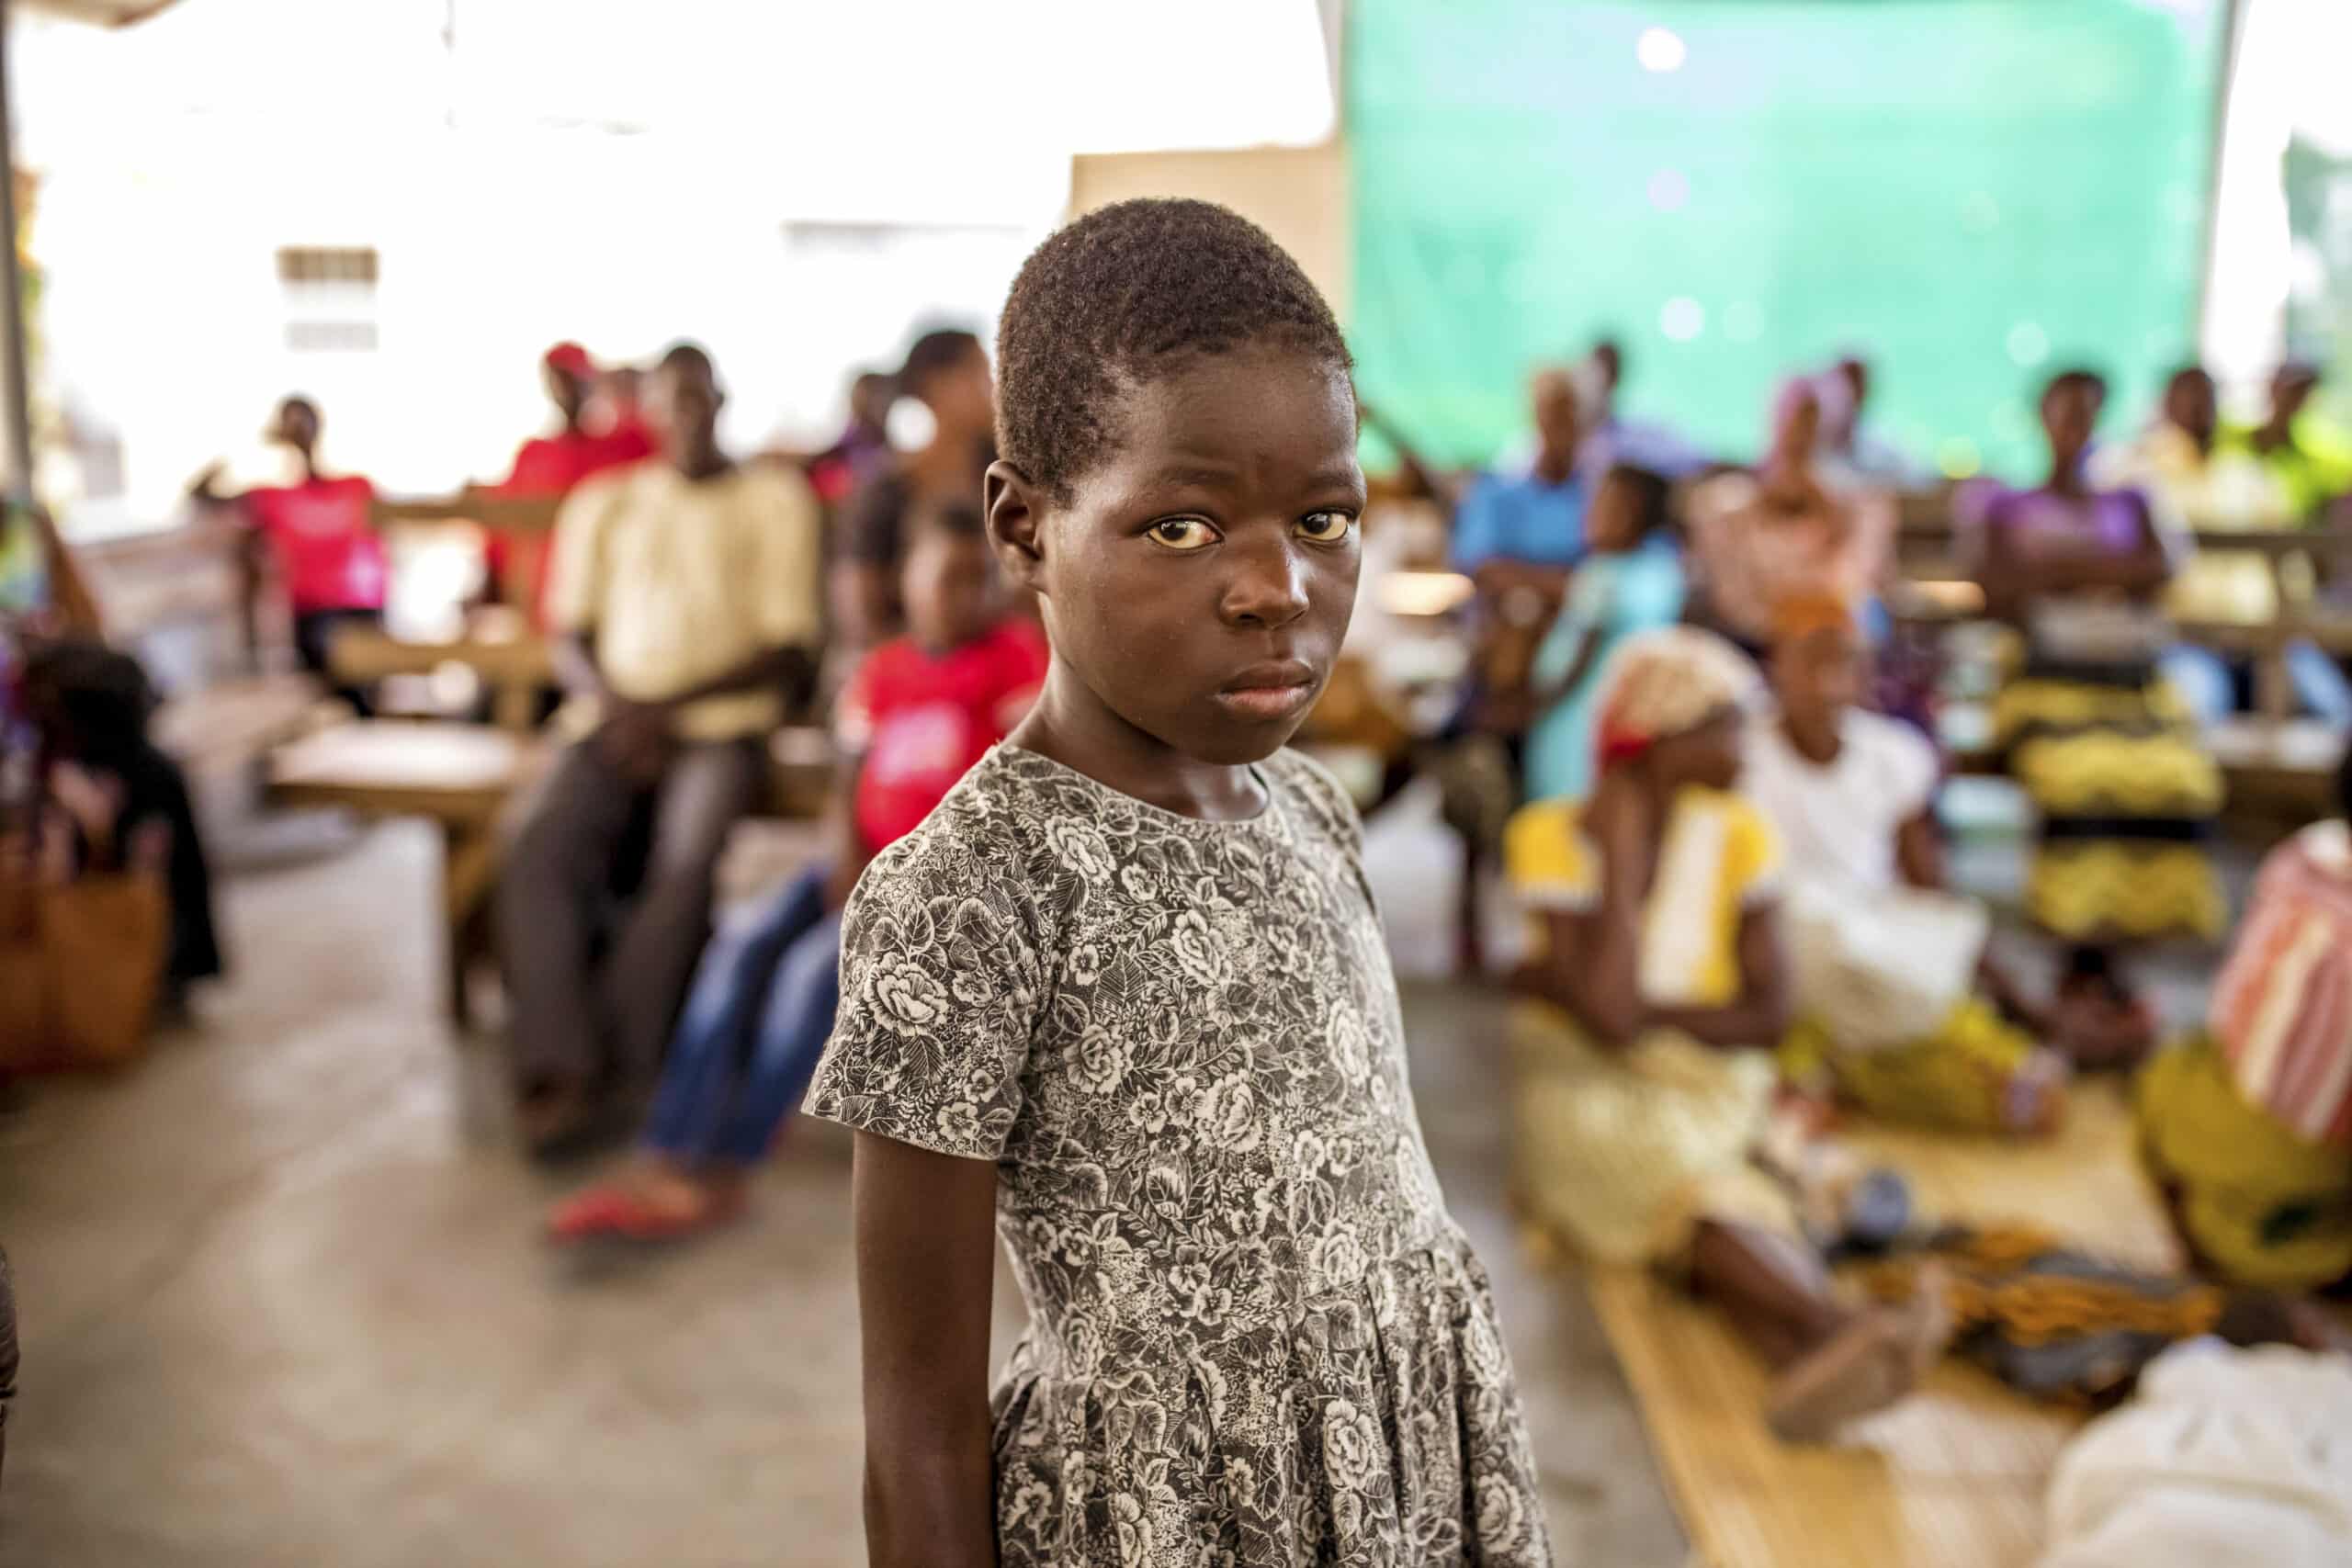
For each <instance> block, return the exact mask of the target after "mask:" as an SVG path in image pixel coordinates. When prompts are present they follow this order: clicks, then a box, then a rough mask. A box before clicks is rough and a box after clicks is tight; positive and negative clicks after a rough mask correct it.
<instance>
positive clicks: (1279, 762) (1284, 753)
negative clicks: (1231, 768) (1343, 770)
mask: <svg viewBox="0 0 2352 1568" xmlns="http://www.w3.org/2000/svg"><path fill="white" fill-rule="evenodd" d="M1261 769H1262V772H1263V775H1264V777H1265V779H1266V781H1267V783H1268V784H1270V785H1271V786H1272V788H1273V789H1274V791H1276V792H1277V793H1278V794H1279V795H1282V796H1283V799H1284V800H1286V801H1287V802H1289V803H1290V804H1291V805H1292V806H1293V807H1295V808H1296V809H1297V810H1298V811H1299V812H1300V813H1301V814H1302V815H1304V816H1305V818H1306V820H1307V823H1308V825H1309V826H1310V827H1312V828H1313V829H1316V830H1317V832H1318V833H1320V834H1322V835H1323V836H1325V837H1327V838H1329V839H1330V840H1333V841H1334V842H1336V843H1337V844H1339V845H1340V848H1342V849H1344V850H1346V851H1348V852H1350V853H1359V852H1362V851H1363V818H1362V817H1361V816H1359V815H1358V814H1357V812H1356V803H1355V800H1354V798H1353V797H1352V796H1351V795H1349V794H1348V791H1347V786H1346V785H1344V784H1341V783H1340V781H1339V780H1338V778H1336V777H1334V776H1333V774H1332V773H1331V770H1330V769H1329V768H1327V767H1325V766H1324V765H1323V764H1322V763H1320V762H1318V761H1316V760H1315V759H1314V758H1312V757H1310V756H1308V755H1306V753H1305V752H1304V751H1295V750H1289V749H1287V748H1285V749H1284V750H1280V751H1277V752H1275V753H1274V754H1273V755H1272V757H1269V758H1267V759H1266V761H1264V762H1263V763H1262V764H1261Z"/></svg>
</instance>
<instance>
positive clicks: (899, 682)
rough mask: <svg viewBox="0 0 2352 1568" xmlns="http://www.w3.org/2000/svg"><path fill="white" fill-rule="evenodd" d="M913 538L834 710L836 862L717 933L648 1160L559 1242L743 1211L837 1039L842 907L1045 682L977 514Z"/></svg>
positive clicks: (673, 1227)
mask: <svg viewBox="0 0 2352 1568" xmlns="http://www.w3.org/2000/svg"><path fill="white" fill-rule="evenodd" d="M912 535H913V536H912V538H911V539H910V541H908V543H907V545H906V555H905V560H904V564H903V566H902V568H901V570H900V572H899V591H897V592H894V593H893V594H892V598H893V600H894V601H896V602H899V603H901V604H902V605H903V609H904V614H905V622H906V631H905V634H904V635H903V636H900V637H897V638H895V639H893V640H891V641H888V642H885V643H883V644H882V645H880V646H879V647H877V648H876V649H873V650H872V651H871V652H869V653H867V654H866V655H865V659H864V660H862V661H861V663H860V664H859V666H858V669H857V672H856V673H855V674H854V675H853V676H852V677H851V678H850V682H849V685H848V687H847V689H846V690H844V691H843V692H842V696H841V699H840V701H839V704H838V705H837V712H836V715H835V725H836V728H837V729H838V730H839V732H840V743H841V750H842V755H843V757H844V759H845V761H843V763H842V778H841V782H840V783H839V784H838V785H837V786H836V787H835V792H834V807H835V811H834V816H833V818H832V821H831V824H830V827H831V838H832V840H833V842H832V847H831V857H830V860H829V863H824V864H820V865H817V866H814V867H811V868H810V869H809V870H808V871H806V872H804V873H802V874H800V875H799V876H798V877H797V878H795V879H794V880H793V881H792V882H791V883H790V884H789V885H788V886H786V888H785V889H784V891H783V892H782V893H780V894H778V895H777V896H776V897H775V898H774V899H773V900H772V901H770V902H769V904H768V905H767V906H766V907H765V908H763V909H762V910H761V911H760V912H759V913H758V914H757V915H756V916H754V917H753V918H752V919H749V920H748V921H745V922H742V923H741V924H738V925H735V926H733V927H731V928H729V929H728V930H725V931H721V932H720V933H719V935H718V937H717V938H715V939H714V940H713V941H712V942H711V944H710V948H709V951H708V952H707V953H705V954H704V955H703V959H702V964H701V966H700V967H699V968H698V969H697V970H696V972H695V980H694V987H693V989H692V990H691V992H690V993H689V994H688V996H687V998H686V1005H685V1009H684V1013H683V1014H682V1015H681V1017H680V1019H679V1022H678V1029H677V1033H676V1035H675V1037H674V1038H673V1041H672V1042H671V1045H670V1055H669V1061H668V1065H667V1066H666V1067H664V1069H663V1071H662V1083H661V1088H660V1089H659V1090H658V1091H657V1093H656V1095H655V1099H654V1102H653V1113H652V1116H651V1118H650V1121H649V1122H647V1124H646V1127H645V1131H644V1134H643V1140H644V1145H643V1151H642V1153H641V1155H640V1156H639V1159H638V1160H637V1161H636V1162H635V1163H634V1164H633V1165H632V1166H631V1167H630V1168H629V1169H628V1172H627V1173H626V1174H625V1175H624V1176H622V1178H621V1179H619V1180H617V1181H616V1182H612V1183H609V1184H605V1185H601V1186H597V1187H594V1188H592V1189H590V1190H587V1191H585V1192H583V1193H581V1194H579V1195H578V1196H576V1197H574V1198H572V1199H571V1200H570V1201H566V1202H564V1203H563V1204H561V1205H560V1206H559V1207H558V1208H557V1210H556V1212H555V1213H554V1215H553V1216H552V1217H551V1219H550V1220H549V1230H550V1234H551V1235H552V1236H553V1238H554V1239H555V1240H557V1241H559V1242H578V1241H583V1240H590V1239H594V1238H597V1237H604V1236H619V1237H623V1238H626V1239H628V1240H632V1241H662V1240H670V1239H673V1238H679V1237H683V1236H685V1235H691V1234H694V1233H695V1232H697V1231H701V1230H704V1229H706V1228H707V1227H709V1226H711V1225H713V1224H718V1223H720V1222H722V1221H724V1220H726V1219H728V1218H729V1217H731V1216H732V1215H733V1214H734V1213H736V1212H737V1210H738V1209H739V1208H740V1207H741V1201H742V1195H743V1182H744V1179H745V1178H746V1177H747V1176H748V1175H749V1174H750V1173H751V1170H752V1167H753V1166H755V1165H756V1164H757V1163H758V1162H759V1160H760V1159H761V1157H762V1156H764V1155H765V1154H766V1153H767V1149H768V1145H770V1144H771V1143H772V1142H773V1141H774V1140H775V1134H776V1130H777V1128H778V1127H780V1126H781V1125H782V1124H783V1122H784V1119H785V1118H786V1116H788V1115H790V1114H791V1113H792V1111H793V1109H794V1107H796V1106H797V1105H798V1104H799V1102H800V1097H801V1094H802V1093H803V1091H805V1090H806V1089H808V1087H809V1077H811V1075H813V1074H814V1073H815V1072H816V1070H817V1059H818V1057H819V1056H820V1055H822V1054H823V1052H824V1048H825V1041H826V1038H827V1036H829V1035H830V1034H831V1032H832V1028H833V1009H834V1007H835V1005H836V1004H837V1002H838V1001H839V999H840V983H839V982H840V976H839V969H840V964H841V927H842V907H843V906H844V905H845V904H846V903H847V902H848V900H849V892H850V889H851V888H852V887H853V886H855V885H856V883H857V879H858V874H859V873H861V872H863V871H864V870H865V864H866V863H867V862H868V861H870V860H872V859H873V858H874V856H875V854H876V852H879V851H880V850H881V849H882V848H883V847H884V846H885V845H887V844H889V843H890V842H892V841H893V840H897V839H899V838H900V837H901V836H903V835H905V834H907V833H910V832H912V831H913V830H914V829H915V828H916V827H917V826H918V825H920V824H921V823H922V819H923V818H925V817H927V816H929V815H930V813H931V808H932V807H934V806H936V805H938V804H939V802H940V800H941V798H942V797H943V796H944V795H946V794H947V792H948V791H949V790H950V789H951V788H953V787H954V786H955V784H956V781H957V780H959V779H961V778H962V777H963V776H964V773H965V772H966V770H967V769H968V768H969V767H970V766H971V765H972V764H973V763H974V762H977V761H979V760H980V758H981V757H983V756H985V755H986V754H987V753H988V751H989V748H990V747H992V746H994V745H995V744H996V743H997V742H998V741H999V740H1001V739H1003V738H1004V737H1005V736H1006V735H1007V734H1009V733H1010V732H1011V731H1012V727H1013V726H1014V725H1016V724H1018V723H1019V722H1020V721H1021V719H1022V717H1023V715H1025V714H1026V713H1027V712H1028V710H1029V705H1030V703H1031V701H1032V700H1033V699H1035V696H1036V694H1037V691H1038V688H1039V687H1040V686H1041V685H1042V684H1043V683H1044V682H1045V678H1046V639H1045V636H1044V634H1043V633H1042V632H1040V631H1039V630H1038V628H1037V626H1036V624H1035V622H1034V621H1031V620H1028V619H1027V618H1025V617H1023V616H1021V615H1011V614H1008V613H1007V612H1006V610H1005V607H1004V599H1005V595H1004V593H1003V592H1002V591H1001V585H1000V584H999V582H998V580H997V574H996V565H995V562H994V561H993V560H992V559H991V558H989V544H988V536H987V535H986V534H985V533H984V532H983V531H982V528H981V525H980V518H979V514H978V512H976V511H975V510H973V509H972V508H971V507H969V506H965V505H956V504H949V503H940V502H932V503H926V504H923V505H920V506H918V508H917V509H916V512H915V513H914V520H913V526H912Z"/></svg>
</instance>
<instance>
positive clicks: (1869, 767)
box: [1741, 595, 2066, 1133]
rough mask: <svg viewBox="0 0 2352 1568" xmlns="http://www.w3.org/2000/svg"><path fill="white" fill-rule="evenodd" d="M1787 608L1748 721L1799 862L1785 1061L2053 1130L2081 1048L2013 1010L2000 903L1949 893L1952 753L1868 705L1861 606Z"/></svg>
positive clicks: (1756, 781)
mask: <svg viewBox="0 0 2352 1568" xmlns="http://www.w3.org/2000/svg"><path fill="white" fill-rule="evenodd" d="M1775 619H1776V622H1777V634H1778V635H1777V636H1776V637H1775V639H1774V643H1773V647H1772V650H1771V658H1770V664H1769V668H1770V672H1771V679H1772V687H1773V692H1774V694H1775V695H1776V696H1777V698H1778V699H1779V708H1778V711H1777V712H1775V713H1772V714H1770V715H1769V716H1759V717H1758V718H1757V719H1756V720H1754V721H1753V722H1752V723H1751V724H1750V725H1749V727H1748V731H1747V741H1746V751H1745V763H1744V766H1743V768H1742V770H1741V778H1742V779H1743V781H1744V783H1743V785H1742V787H1743V789H1744V790H1745V791H1746V793H1747V795H1748V797H1749V798H1750V799H1752V800H1753V801H1754V802H1755V803H1756V804H1757V805H1758V807H1761V808H1762V809H1763V811H1764V814H1765V815H1766V816H1767V817H1769V818H1770V819H1771V821H1772V824H1773V826H1774V827H1775V828H1777V829H1779V830H1780V835H1781V840H1782V841H1783V842H1784V843H1785V844H1786V845H1787V846H1788V851H1789V863H1790V866H1791V868H1792V887H1791V891H1790V898H1789V903H1790V910H1789V918H1788V919H1787V921H1786V923H1787V924H1788V926H1789V928H1790V931H1791V935H1792V948H1793V952H1794V956H1795V959H1796V964H1795V969H1796V980H1797V998H1796V1006H1797V1016H1798V1020H1799V1021H1798V1024H1797V1027H1796V1029H1795V1030H1794V1031H1793V1032H1792V1034H1791V1036H1790V1042H1789V1049H1788V1050H1787V1051H1786V1052H1784V1053H1783V1055H1784V1057H1785V1058H1786V1059H1785V1060H1784V1062H1783V1066H1784V1067H1786V1068H1788V1069H1789V1070H1790V1071H1791V1073H1792V1076H1794V1077H1797V1078H1798V1080H1799V1081H1800V1083H1805V1082H1807V1081H1812V1082H1814V1083H1815V1086H1816V1087H1820V1088H1823V1089H1831V1090H1834V1091H1835V1092H1837V1093H1838V1094H1839V1095H1840V1096H1842V1097H1844V1098H1846V1099H1849V1100H1854V1101H1856V1102H1857V1103H1860V1104H1861V1105H1863V1106H1865V1107H1866V1108H1868V1109H1870V1110H1871V1111H1877V1112H1879V1113H1880V1114H1882V1115H1884V1116H1888V1117H1891V1118H1894V1119H1897V1120H1902V1121H1909V1122H1924V1123H1927V1124H1929V1125H1934V1126H1947V1127H1959V1128H1966V1129H1973V1130H1977V1131H1985V1132H1992V1131H1999V1132H2011V1133H2023V1132H2040V1131H2045V1130H2048V1129H2049V1128H2051V1127H2052V1126H2054V1125H2055V1123H2056V1122H2057V1119H2058V1116H2059V1113H2060V1111H2061V1109H2062V1107H2063V1103H2064V1084H2065V1080H2066V1064H2065V1060H2064V1057H2062V1056H2060V1055H2057V1054H2056V1053H2054V1052H2051V1051H2047V1050H2044V1049H2042V1048H2041V1046H2039V1045H2037V1044H2036V1043H2034V1038H2033V1034H2032V1033H2031V1032H2029V1031H2028V1030H2027V1029H2022V1028H2018V1027H2017V1026H2016V1025H2014V1024H2012V1023H2011V1022H2009V1021H2007V1019H2005V1017H2004V1014H2007V1015H2009V1016H2010V1017H2017V1018H2030V1010H2029V1009H2028V1008H2026V1007H2025V1006H2024V1004H2023V1003H2022V1002H2021V1001H2020V1000H2019V999H2018V994H2017V991H2016V988H2015V987H2012V986H2011V985H2010V984H2009V982H2008V980H2007V977H2006V976H2005V975H2004V974H2003V973H2002V971H2001V970H2000V969H1999V968H1998V966H1996V964H1993V963H1991V961H1990V960H1989V959H1985V958H1984V957H1983V956H1982V955H1983V949H1984V944H1985V935H1986V932H1987V921H1986V919H1985V913H1984V911H1983V909H1982V908H1980V907H1978V906H1976V905H1974V904H1973V902H1971V901H1968V900H1963V899H1960V898H1957V897H1951V896H1950V895H1949V894H1948V893H1947V892H1946V889H1945V884H1944V867H1943V847H1942V844H1941V842H1940V840H1939V835H1938V829H1937V827H1936V821H1935V813H1934V804H1935V795H1936V789H1937V785H1938V784H1939V782H1940V780H1939V773H1940V769H1939V762H1938V759H1937V757H1936V753H1935V749H1934V748H1933V747H1932V746H1931V745H1930V744H1929V743H1928V740H1927V739H1925V738H1924V737H1923V736H1921V735H1920V734H1919V732H1918V731H1917V730H1916V729H1914V728H1911V727H1910V726H1909V725H1906V724H1904V723H1901V722H1900V721H1898V720H1895V719H1892V718H1888V717H1885V716H1883V715H1880V714H1874V713H1870V712H1866V711H1864V710H1863V709H1862V708H1861V707H1860V705H1859V703H1860V696H1861V694H1862V691H1863V690H1864V686H1865V683H1866V682H1867V680H1868V678H1869V667H1870V653H1869V650H1868V649H1867V648H1866V647H1865V645H1864V643H1863V641H1862V637H1861V632H1860V627H1859V626H1858V625H1857V622H1856V617H1855V615H1854V612H1853V611H1852V609H1851V608H1850V607H1849V605H1848V604H1846V603H1845V602H1844V601H1842V600H1840V599H1837V598H1835V597H1831V596H1828V595H1815V596H1809V597H1805V598H1800V599H1794V600H1790V601H1786V602H1784V603H1783V604H1781V606H1780V609H1779V612H1778V614H1777V615H1776V617H1775ZM1972 982H1977V983H1979V984H1981V987H1982V992H1983V994H1981V995H1980V994H1978V988H1977V984H1972ZM2035 1022H2036V1024H2037V1026H2038V1021H2035Z"/></svg>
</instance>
